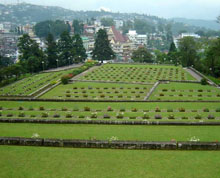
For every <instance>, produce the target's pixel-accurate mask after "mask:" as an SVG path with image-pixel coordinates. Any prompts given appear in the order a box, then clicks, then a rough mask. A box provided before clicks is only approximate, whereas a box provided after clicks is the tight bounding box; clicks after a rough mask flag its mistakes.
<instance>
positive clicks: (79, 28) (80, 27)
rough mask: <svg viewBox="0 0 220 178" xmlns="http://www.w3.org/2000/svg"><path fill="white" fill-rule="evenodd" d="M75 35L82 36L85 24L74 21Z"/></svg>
mask: <svg viewBox="0 0 220 178" xmlns="http://www.w3.org/2000/svg"><path fill="white" fill-rule="evenodd" d="M73 28H74V34H79V35H82V34H83V32H84V24H83V23H80V22H79V21H78V20H73Z"/></svg>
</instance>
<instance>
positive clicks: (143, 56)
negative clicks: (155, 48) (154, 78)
mask: <svg viewBox="0 0 220 178" xmlns="http://www.w3.org/2000/svg"><path fill="white" fill-rule="evenodd" d="M132 59H133V60H134V61H135V62H141V63H143V62H145V63H152V62H153V56H152V54H151V53H150V52H149V51H148V50H147V48H145V47H139V48H138V49H137V50H136V51H134V52H133V54H132Z"/></svg>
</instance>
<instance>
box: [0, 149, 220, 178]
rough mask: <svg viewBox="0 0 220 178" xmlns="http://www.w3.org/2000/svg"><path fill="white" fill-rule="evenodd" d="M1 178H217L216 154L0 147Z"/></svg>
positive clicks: (218, 172) (212, 152) (207, 152)
mask: <svg viewBox="0 0 220 178" xmlns="http://www.w3.org/2000/svg"><path fill="white" fill-rule="evenodd" d="M0 153H1V154H0V167H1V171H0V177H4V178H9V177H16V178H23V177H32V178H39V177H44V178H49V177H52V178H56V177H57V178H61V177H74V178H84V177H86V178H97V177H101V178H112V177H114V178H122V177H126V178H140V177H144V178H145V177H146V178H162V177H166V178H177V177H178V178H186V177H187V178H192V177H193V178H218V177H219V175H220V170H219V159H220V154H219V152H215V151H205V152H204V151H144V150H99V149H71V148H46V147H16V146H0Z"/></svg>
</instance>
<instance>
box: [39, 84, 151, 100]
mask: <svg viewBox="0 0 220 178" xmlns="http://www.w3.org/2000/svg"><path fill="white" fill-rule="evenodd" d="M151 88H152V85H137V84H114V83H91V82H76V83H73V84H67V85H59V86H58V87H56V88H54V89H53V90H51V91H49V92H48V93H46V94H45V95H43V96H42V97H41V98H52V99H76V100H77V99H80V100H88V99H90V100H144V98H145V97H146V95H147V93H148V92H149V90H150V89H151Z"/></svg>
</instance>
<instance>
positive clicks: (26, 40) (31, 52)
mask: <svg viewBox="0 0 220 178" xmlns="http://www.w3.org/2000/svg"><path fill="white" fill-rule="evenodd" d="M18 50H19V53H20V56H19V60H20V63H21V64H22V65H23V66H24V67H25V68H26V69H27V70H29V71H30V72H37V71H40V70H42V67H41V62H42V61H43V60H44V53H43V51H42V50H41V49H40V48H39V45H38V44H37V42H36V41H34V40H32V39H31V38H30V36H29V35H28V34H24V35H23V36H22V37H21V38H20V39H19V42H18ZM33 57H34V58H35V60H34V61H33V62H34V69H33V67H32V62H31V61H32V59H33ZM30 60H31V61H30ZM30 65H31V66H30Z"/></svg>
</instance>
